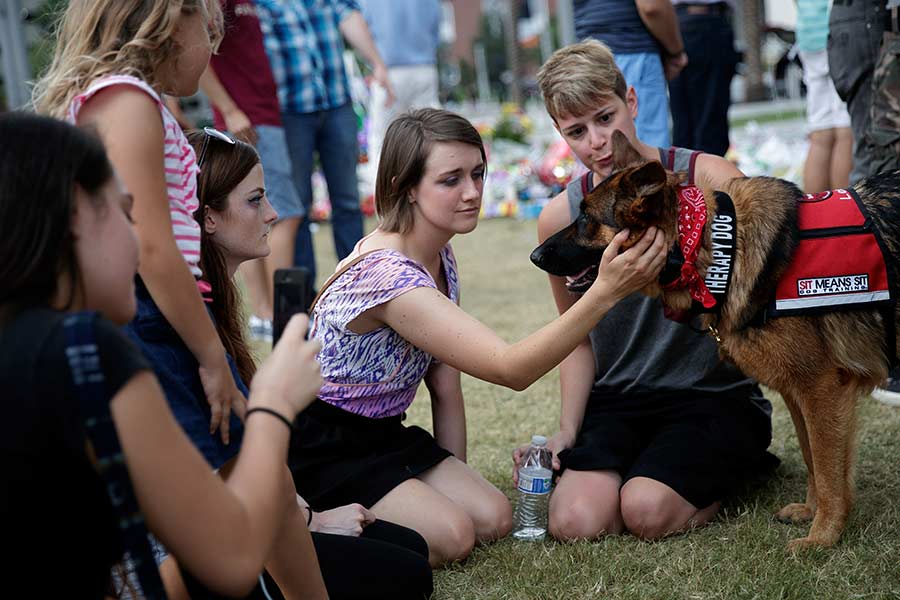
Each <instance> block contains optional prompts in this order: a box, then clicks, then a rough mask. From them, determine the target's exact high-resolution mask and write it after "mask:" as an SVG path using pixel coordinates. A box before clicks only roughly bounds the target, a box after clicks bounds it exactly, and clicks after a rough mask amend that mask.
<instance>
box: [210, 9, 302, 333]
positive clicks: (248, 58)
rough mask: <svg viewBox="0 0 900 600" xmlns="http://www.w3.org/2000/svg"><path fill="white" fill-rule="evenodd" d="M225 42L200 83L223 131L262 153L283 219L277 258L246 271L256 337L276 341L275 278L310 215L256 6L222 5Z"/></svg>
mask: <svg viewBox="0 0 900 600" xmlns="http://www.w3.org/2000/svg"><path fill="white" fill-rule="evenodd" d="M222 12H223V14H224V18H225V36H224V38H223V39H222V43H221V44H220V46H219V51H218V53H216V54H214V55H213V56H212V58H211V59H210V62H209V66H208V67H207V68H206V72H204V73H203V76H202V77H201V78H200V89H202V90H203V92H204V93H205V94H206V95H207V97H208V98H209V100H210V103H211V104H212V108H213V118H214V120H215V125H216V127H217V128H218V129H227V130H228V131H230V132H231V133H232V134H234V136H235V137H236V138H238V139H240V140H243V141H245V142H247V143H249V144H252V145H253V146H255V147H256V151H257V152H258V153H259V158H260V162H261V163H262V166H263V169H264V170H265V172H266V196H267V197H268V198H269V200H270V201H271V203H272V207H273V208H274V209H275V210H276V212H277V213H278V221H277V222H276V223H275V225H274V226H273V227H272V232H271V234H270V235H269V245H270V247H271V249H272V253H271V255H269V256H268V257H266V258H260V259H257V260H253V261H249V262H246V263H244V264H242V265H241V267H240V273H241V276H243V278H244V282H245V283H246V284H247V291H248V292H249V295H250V305H251V308H252V311H253V312H252V314H251V315H250V318H249V325H250V335H251V337H252V338H254V339H257V340H262V341H268V342H271V341H272V316H273V297H274V291H273V286H274V276H275V271H276V270H277V269H283V268H287V267H290V266H292V265H293V263H294V238H295V237H296V235H297V227H298V226H299V225H300V221H301V220H302V219H303V217H304V215H305V214H306V211H305V210H304V208H303V204H302V203H301V202H300V194H299V193H298V192H297V188H296V187H295V186H294V182H293V180H292V179H291V161H290V156H289V155H288V146H287V138H286V137H285V133H284V128H283V127H282V124H281V110H280V107H279V105H278V90H277V88H276V87H275V79H274V77H273V76H272V69H271V68H270V67H269V59H268V57H267V56H266V50H265V47H264V45H263V37H262V31H261V30H260V27H259V18H258V17H257V13H256V5H255V3H254V2H253V0H222Z"/></svg>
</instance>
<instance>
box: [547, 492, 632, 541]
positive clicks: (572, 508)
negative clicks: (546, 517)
mask: <svg viewBox="0 0 900 600" xmlns="http://www.w3.org/2000/svg"><path fill="white" fill-rule="evenodd" d="M549 528H550V535H552V536H553V537H554V538H556V539H558V540H562V541H574V540H579V539H594V538H598V537H600V536H603V535H619V534H620V533H622V531H623V529H624V525H623V523H622V519H621V517H620V516H619V507H618V504H617V503H612V505H611V506H598V505H597V502H596V501H595V499H593V498H588V497H585V496H574V497H570V498H567V501H566V502H565V503H563V502H558V503H551V507H550V527H549Z"/></svg>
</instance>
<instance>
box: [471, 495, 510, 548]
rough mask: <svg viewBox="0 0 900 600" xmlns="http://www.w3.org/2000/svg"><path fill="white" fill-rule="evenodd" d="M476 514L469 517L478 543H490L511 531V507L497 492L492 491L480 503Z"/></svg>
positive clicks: (506, 499) (505, 498)
mask: <svg viewBox="0 0 900 600" xmlns="http://www.w3.org/2000/svg"><path fill="white" fill-rule="evenodd" d="M480 504H481V505H480V507H479V511H478V513H477V514H474V515H471V517H472V521H473V523H474V527H475V537H476V539H477V540H478V541H479V542H492V541H494V540H499V539H500V538H502V537H505V536H507V535H509V532H510V531H512V506H511V505H510V503H509V499H508V498H507V497H506V495H504V494H503V493H502V492H500V491H499V490H492V491H491V492H490V493H489V494H488V495H486V496H485V498H484V500H483V501H482V502H481V503H480Z"/></svg>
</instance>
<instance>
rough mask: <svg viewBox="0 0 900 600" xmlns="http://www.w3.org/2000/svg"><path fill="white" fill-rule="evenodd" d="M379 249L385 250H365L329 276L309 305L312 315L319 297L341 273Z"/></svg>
mask: <svg viewBox="0 0 900 600" xmlns="http://www.w3.org/2000/svg"><path fill="white" fill-rule="evenodd" d="M378 250H384V248H376V249H375V250H369V251H368V252H363V253H362V254H360V255H359V256H357V257H356V258H354V259H353V260H351V261H350V262H348V263H347V264H346V265H344V266H343V267H341V268H340V269H338V270H337V271H335V272H334V274H333V275H332V276H331V277H329V278H328V281H326V282H325V285H323V286H322V287H321V289H319V293H318V294H316V297H315V298H313V301H312V303H311V304H310V305H309V314H310V316H312V313H313V310H314V309H315V308H316V304H317V303H318V302H319V298H321V297H322V294H324V293H325V290H326V289H328V286H330V285H331V284H332V283H334V282H335V280H337V278H338V277H340V276H341V275H343V274H344V273H346V272H347V271H349V270H350V268H351V267H352V266H353V265H355V264H356V263H358V262H359V261H361V260H362V259H364V258H365V257H367V256H368V255H370V254H372V253H373V252H377V251H378Z"/></svg>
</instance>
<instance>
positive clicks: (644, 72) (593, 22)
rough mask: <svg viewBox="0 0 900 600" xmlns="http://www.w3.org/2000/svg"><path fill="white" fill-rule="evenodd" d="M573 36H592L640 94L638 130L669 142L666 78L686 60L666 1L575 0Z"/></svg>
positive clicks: (655, 141)
mask: <svg viewBox="0 0 900 600" xmlns="http://www.w3.org/2000/svg"><path fill="white" fill-rule="evenodd" d="M574 12H575V36H576V37H577V38H578V39H579V40H584V39H586V38H596V39H598V40H600V41H601V42H604V43H605V44H606V45H607V46H609V49H610V50H612V52H613V54H614V55H615V60H616V66H618V67H619V70H621V71H622V74H623V75H624V76H625V81H626V82H627V83H628V85H630V86H632V87H633V88H634V90H635V92H637V97H638V98H640V102H641V104H640V106H639V107H638V115H637V118H636V119H635V124H636V126H637V134H638V137H640V138H641V139H642V140H643V141H644V142H646V143H648V144H650V145H652V146H657V147H660V148H667V147H669V146H670V145H671V143H670V142H671V139H672V138H671V136H670V135H669V100H668V96H667V94H666V80H667V79H669V80H671V79H673V78H674V77H675V76H677V75H678V73H680V72H681V70H682V69H683V68H684V67H686V66H687V64H688V55H687V54H686V53H685V48H684V43H683V42H682V39H681V32H680V31H679V29H678V20H677V19H676V17H675V10H674V9H673V8H672V3H671V2H670V1H669V0H575V5H574Z"/></svg>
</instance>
